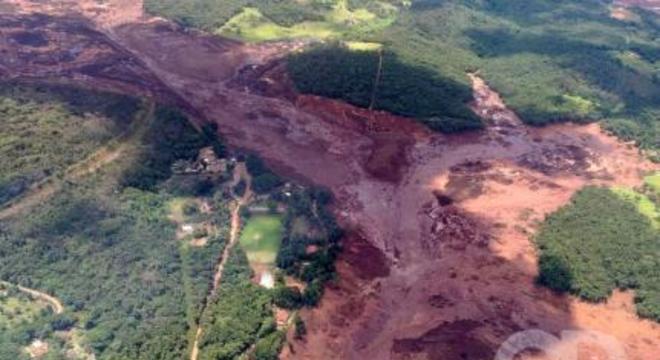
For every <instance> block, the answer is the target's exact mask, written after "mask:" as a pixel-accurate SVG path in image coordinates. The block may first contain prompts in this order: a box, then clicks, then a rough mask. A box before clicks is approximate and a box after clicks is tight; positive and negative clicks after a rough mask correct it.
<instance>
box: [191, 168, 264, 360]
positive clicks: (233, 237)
mask: <svg viewBox="0 0 660 360" xmlns="http://www.w3.org/2000/svg"><path fill="white" fill-rule="evenodd" d="M241 180H242V181H245V185H246V186H245V193H243V196H241V197H240V198H236V201H235V203H234V204H233V209H232V211H231V229H230V232H229V243H228V244H227V246H225V249H224V251H223V252H222V256H221V257H220V262H219V263H218V267H217V268H216V271H215V274H214V275H213V285H212V286H211V291H210V292H209V294H208V297H207V298H206V301H205V305H204V307H203V308H202V316H200V319H201V318H203V317H204V313H205V312H206V309H207V306H208V305H209V304H212V303H213V301H215V298H216V297H217V296H218V289H219V288H220V283H221V282H222V275H223V273H224V270H225V264H226V263H227V260H228V259H229V254H230V253H231V250H232V249H233V248H234V246H235V245H236V243H237V242H238V239H239V236H240V231H241V209H242V208H243V206H244V205H247V204H248V203H249V202H250V199H251V198H252V195H253V194H252V178H251V177H250V174H248V172H247V169H246V168H245V163H239V164H237V165H236V168H234V179H233V182H232V188H233V186H235V185H236V184H238V183H239V182H240V181H241ZM203 332H204V330H203V329H202V326H201V324H199V325H198V327H197V331H196V332H195V341H194V342H193V346H192V352H191V354H190V360H197V358H198V357H199V341H200V340H201V338H202V334H203Z"/></svg>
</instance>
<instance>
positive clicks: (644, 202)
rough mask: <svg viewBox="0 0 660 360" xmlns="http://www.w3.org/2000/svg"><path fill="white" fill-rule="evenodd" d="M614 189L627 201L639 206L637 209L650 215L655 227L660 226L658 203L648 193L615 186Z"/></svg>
mask: <svg viewBox="0 0 660 360" xmlns="http://www.w3.org/2000/svg"><path fill="white" fill-rule="evenodd" d="M612 191H613V192H614V193H615V194H617V195H618V196H620V197H621V199H623V200H625V201H629V202H630V203H632V204H634V205H635V206H636V207H637V210H638V211H639V212H640V213H641V214H642V215H644V216H646V217H648V218H649V220H651V222H652V223H653V226H655V228H660V211H659V209H658V208H657V206H656V204H655V203H654V202H653V201H652V200H651V199H650V198H649V197H648V196H646V195H644V194H640V193H638V192H637V191H635V190H633V189H628V188H621V187H617V188H613V189H612Z"/></svg>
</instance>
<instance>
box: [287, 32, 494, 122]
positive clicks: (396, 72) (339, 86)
mask: <svg viewBox="0 0 660 360" xmlns="http://www.w3.org/2000/svg"><path fill="white" fill-rule="evenodd" d="M381 56H382V63H379V62H380V57H381ZM288 68H289V73H290V75H291V78H292V79H293V81H294V82H295V84H296V86H297V88H298V90H300V91H301V92H303V93H309V94H315V95H321V96H325V97H330V98H335V99H342V100H345V101H347V102H349V103H351V104H354V105H357V106H360V107H365V108H366V107H371V108H374V109H380V110H386V111H389V112H391V113H394V114H397V115H403V116H408V117H413V118H418V119H420V120H422V121H423V122H424V123H425V124H427V125H428V126H429V127H431V128H432V129H435V130H440V131H443V132H457V131H462V130H472V129H478V128H481V127H482V125H481V121H480V120H479V118H478V117H477V116H476V115H475V114H474V112H472V111H471V110H470V109H469V108H468V106H467V104H468V102H469V101H470V100H472V90H471V89H470V88H469V87H467V86H465V84H463V83H459V82H457V81H455V80H453V79H448V78H444V77H443V76H442V75H440V74H438V73H437V72H433V71H431V70H429V69H428V68H425V67H421V66H419V65H416V64H414V63H405V62H404V61H403V60H402V59H400V58H399V57H398V56H397V55H396V53H394V52H390V51H385V52H379V51H354V50H351V49H350V48H348V47H346V46H343V45H340V44H337V45H331V46H321V47H315V48H313V49H311V50H308V51H305V52H302V53H297V54H294V55H292V56H291V58H290V59H289V67H288Z"/></svg>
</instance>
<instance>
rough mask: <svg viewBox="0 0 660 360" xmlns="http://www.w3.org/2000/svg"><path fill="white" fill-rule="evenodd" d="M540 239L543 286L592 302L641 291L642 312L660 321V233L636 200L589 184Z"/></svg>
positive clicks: (638, 299) (548, 222) (639, 304)
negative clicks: (625, 291)
mask: <svg viewBox="0 0 660 360" xmlns="http://www.w3.org/2000/svg"><path fill="white" fill-rule="evenodd" d="M537 243H538V246H539V248H540V252H541V256H540V263H539V266H540V275H539V282H540V283H541V284H543V285H546V286H548V287H550V288H552V289H555V290H558V291H569V292H571V293H573V294H576V295H578V296H580V297H582V298H584V299H587V300H591V301H602V300H605V299H607V298H608V297H609V296H610V294H611V292H612V290H614V289H616V288H620V289H635V302H636V304H637V312H638V313H639V315H640V316H643V317H648V318H652V319H654V320H656V321H660V303H659V302H658V299H659V298H660V232H658V229H657V228H654V226H653V225H652V220H651V219H649V218H648V217H646V216H645V215H643V214H641V213H640V212H639V211H638V209H637V207H636V206H635V204H633V203H631V202H629V201H626V200H624V199H622V198H621V197H619V196H617V195H616V194H615V193H614V192H612V191H610V190H608V189H605V188H593V187H591V188H585V189H584V190H582V191H580V192H579V193H578V194H577V195H575V197H574V198H573V200H572V202H571V204H570V205H567V206H566V207H564V208H562V209H561V210H559V211H558V212H556V213H554V214H552V215H551V216H549V217H548V218H547V219H546V222H545V223H544V225H543V226H542V227H541V230H540V233H539V234H538V236H537Z"/></svg>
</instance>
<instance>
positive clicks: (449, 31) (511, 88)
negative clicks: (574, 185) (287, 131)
mask: <svg viewBox="0 0 660 360" xmlns="http://www.w3.org/2000/svg"><path fill="white" fill-rule="evenodd" d="M153 2H154V3H157V2H158V1H157V0H153ZM202 2H203V3H204V7H202V6H201V5H198V4H199V3H200V2H196V1H188V2H177V3H179V4H180V5H179V6H180V7H181V9H185V10H186V11H187V13H190V14H198V15H200V16H201V14H202V13H201V12H200V9H205V10H206V11H207V13H209V12H211V11H216V12H218V13H221V14H223V15H224V16H221V17H218V16H215V17H214V19H217V22H216V23H213V24H212V25H211V26H210V27H209V26H208V25H205V24H206V22H203V21H193V22H188V23H187V24H188V25H190V26H198V27H201V28H205V29H211V30H212V29H216V28H218V27H219V26H220V25H221V24H222V23H223V21H225V20H224V19H226V18H228V17H230V16H232V15H233V14H236V13H237V12H238V11H240V8H241V4H239V3H238V2H229V3H225V4H224V5H223V6H217V5H216V4H213V3H212V2H209V1H202ZM223 3H224V2H223ZM259 3H263V4H271V3H270V2H259ZM277 3H280V4H284V3H287V2H286V1H285V2H277ZM336 3H338V2H333V4H336ZM385 3H386V2H379V1H357V2H356V1H351V2H348V9H349V10H356V9H363V8H364V9H366V10H370V11H372V12H373V13H374V14H378V9H382V8H383V4H385ZM193 4H195V5H194V6H193ZM229 4H232V5H231V6H233V7H232V9H228V6H230V5H229ZM312 4H314V3H312ZM250 5H252V6H256V7H259V6H262V5H258V4H250ZM387 5H388V6H390V7H391V6H392V5H397V6H398V8H395V9H397V11H396V12H395V15H394V16H396V18H397V19H396V21H391V22H389V23H388V26H386V27H379V28H368V29H360V30H357V29H356V30H355V31H351V30H350V28H349V30H347V31H343V32H339V33H335V34H333V36H334V38H336V39H343V40H362V41H365V40H366V41H372V42H379V43H383V44H384V45H385V49H386V52H385V53H386V54H387V55H386V65H387V60H388V59H396V60H397V62H400V63H403V64H406V65H408V66H411V67H413V68H416V69H424V70H425V71H426V72H430V73H433V74H435V76H433V78H434V79H442V80H443V82H444V83H445V84H452V82H454V83H455V84H462V85H463V86H464V87H465V88H467V84H468V79H467V78H466V76H465V72H466V71H474V70H477V69H479V70H480V71H481V75H482V76H483V77H484V78H485V79H486V80H487V81H488V83H489V84H490V85H491V86H492V87H493V88H495V89H496V90H497V91H499V92H500V93H501V94H502V96H503V98H504V100H505V101H506V103H507V104H508V105H509V106H511V107H512V108H513V109H514V110H516V111H517V112H518V113H519V114H520V115H521V117H522V119H523V120H524V121H526V122H527V123H529V124H535V125H542V124H547V123H551V122H558V121H567V120H571V121H588V120H600V119H604V120H605V125H606V127H607V128H608V129H610V130H611V131H613V132H614V133H616V134H617V135H619V136H620V137H622V138H624V139H627V140H635V141H637V142H638V143H639V145H640V146H641V147H642V148H645V149H657V148H658V146H659V143H658V139H659V138H660V135H659V134H660V125H658V123H659V122H658V121H657V119H658V117H660V115H659V114H660V100H658V99H660V79H659V76H660V75H659V74H660V68H659V65H658V60H657V59H658V58H660V45H659V43H660V42H658V36H660V21H659V20H658V19H657V17H656V16H655V15H654V14H652V13H649V12H645V11H644V10H641V9H634V10H631V11H634V12H635V14H636V16H635V17H634V18H633V19H630V20H617V19H614V18H612V17H611V14H610V9H609V8H608V6H607V4H605V3H604V2H602V1H596V0H588V1H579V2H576V1H559V2H558V1H550V0H495V1H482V0H465V1H440V0H420V1H414V2H412V4H411V5H410V6H408V5H409V4H407V3H405V2H387ZM164 6H165V5H162V4H161V7H164ZM263 6H265V7H267V6H270V5H263ZM281 6H284V5H281ZM332 6H334V5H332ZM153 7H154V6H149V5H148V6H147V9H151V8H153ZM167 8H168V9H170V10H169V11H170V12H167V13H165V12H163V11H161V12H160V13H163V14H165V15H168V14H169V16H170V17H171V18H175V19H176V18H177V17H176V16H175V15H174V14H175V13H178V11H179V10H175V8H174V7H172V6H167ZM303 8H315V7H314V6H313V5H306V6H300V7H299V9H303ZM260 10H261V12H262V13H263V15H264V16H265V17H266V18H268V19H270V20H272V21H275V22H278V21H279V23H280V24H281V26H285V27H286V26H289V27H292V26H293V25H291V24H292V23H296V22H297V23H298V24H300V23H301V21H304V20H300V19H302V18H301V17H298V16H294V15H287V17H286V18H287V19H288V20H289V21H288V22H283V21H281V20H277V19H278V18H279V16H281V14H287V12H282V13H279V15H270V17H269V15H268V12H267V11H266V9H265V8H264V9H261V8H260ZM181 11H183V10H181ZM292 11H293V10H292ZM300 11H302V10H300ZM189 16H190V17H193V18H194V16H193V15H189ZM379 16H380V15H379ZM297 33H298V36H299V37H300V36H304V35H305V32H304V31H302V32H297ZM237 35H238V36H240V34H237ZM307 35H308V36H311V37H315V34H314V31H313V30H312V29H311V28H310V29H308V34H307ZM275 37H277V34H276V35H275ZM282 37H288V36H282ZM316 37H318V36H316ZM312 51H318V50H312ZM326 54H327V53H326ZM394 55H396V57H395V56H394ZM339 56H348V59H346V60H344V61H337V57H339ZM372 56H375V55H372ZM365 57H367V55H364V54H363V55H351V54H348V53H347V52H344V51H339V52H338V54H337V55H336V56H333V61H323V62H317V61H316V60H318V57H316V56H313V55H310V56H308V57H302V58H301V57H298V58H294V59H295V61H293V62H292V66H291V67H290V69H291V71H292V72H293V73H294V74H298V76H294V80H295V81H296V83H297V85H298V87H299V89H300V90H301V91H304V92H311V93H316V94H319V95H324V96H326V95H332V96H333V97H337V98H340V99H344V100H347V101H351V102H353V103H355V104H358V105H361V106H362V105H363V104H364V103H365V100H364V99H366V95H365V94H366V93H367V92H368V90H367V89H368V87H369V86H368V84H371V83H373V78H374V77H375V75H372V74H371V73H372V72H371V71H367V72H364V71H366V69H370V68H369V67H367V68H365V66H372V65H368V64H367V63H369V62H373V60H368V59H365ZM305 59H307V60H309V62H306V61H303V60H305ZM348 63H353V64H354V65H352V66H348V67H347V66H346V65H347V64H348ZM356 68H359V69H358V71H356ZM385 69H386V70H387V66H386V68H385ZM392 70H394V71H391V72H390V75H391V76H392V77H393V78H394V79H393V81H391V82H390V84H389V86H386V85H382V86H380V87H379V89H380V90H385V91H387V89H388V88H391V89H392V91H393V92H394V91H396V92H397V94H400V95H405V94H410V95H409V97H412V96H413V94H414V91H415V90H419V89H420V88H424V87H425V86H424V83H428V81H427V80H425V79H424V78H423V76H413V77H412V78H411V79H407V78H405V77H404V76H400V75H399V74H397V73H396V71H398V70H400V68H399V67H397V66H394V68H393V69H392ZM422 73H424V72H422ZM300 74H304V75H305V76H304V77H303V76H300ZM329 74H335V75H336V76H337V77H338V78H348V77H351V76H357V77H358V78H359V79H361V80H356V81H350V82H348V83H346V84H342V85H341V86H340V87H336V88H335V87H331V86H327V87H325V86H323V84H324V83H325V82H326V81H328V75H329ZM384 75H385V76H386V77H387V76H388V72H387V71H385V72H384ZM310 84H321V85H316V86H315V87H312V86H310ZM333 84H337V83H336V82H334V83H333ZM397 85H398V86H397ZM449 88H450V89H451V88H457V89H458V90H457V91H453V92H451V91H450V92H440V94H441V95H438V94H437V95H436V97H440V96H442V97H444V98H445V100H444V101H442V102H441V103H440V104H438V105H436V106H435V108H434V109H433V110H434V112H439V111H440V110H443V109H444V110H445V115H446V116H448V117H449V118H452V119H454V118H456V112H457V109H458V113H459V114H461V116H462V117H459V119H463V121H458V126H453V125H454V123H455V121H452V122H451V123H452V126H449V127H446V128H448V129H454V128H457V129H460V128H462V127H463V128H472V127H473V119H469V118H465V114H464V113H463V110H462V109H461V108H460V106H459V104H460V103H461V102H464V101H465V92H464V91H462V90H461V89H460V87H457V86H450V87H449ZM430 89H432V88H429V90H430ZM424 94H425V95H426V93H424ZM381 96H382V95H381ZM356 98H357V99H358V100H357V101H356ZM433 99H435V98H433ZM421 105H422V106H420V103H419V101H408V102H406V101H399V102H395V101H393V99H386V100H384V101H383V100H381V101H380V103H377V104H376V108H382V109H385V110H391V111H392V110H393V111H395V112H397V111H398V112H399V113H402V114H406V115H409V116H422V115H420V114H416V112H418V111H422V109H421V108H423V107H424V106H423V104H421ZM422 118H424V117H423V116H422ZM431 124H433V122H431ZM435 127H436V128H438V129H440V130H443V129H445V127H444V126H435Z"/></svg>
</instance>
